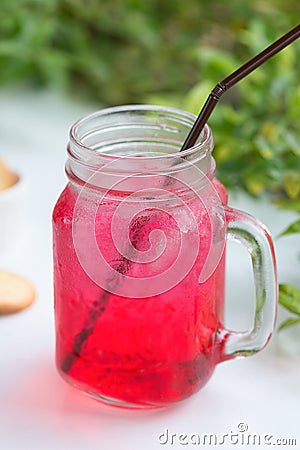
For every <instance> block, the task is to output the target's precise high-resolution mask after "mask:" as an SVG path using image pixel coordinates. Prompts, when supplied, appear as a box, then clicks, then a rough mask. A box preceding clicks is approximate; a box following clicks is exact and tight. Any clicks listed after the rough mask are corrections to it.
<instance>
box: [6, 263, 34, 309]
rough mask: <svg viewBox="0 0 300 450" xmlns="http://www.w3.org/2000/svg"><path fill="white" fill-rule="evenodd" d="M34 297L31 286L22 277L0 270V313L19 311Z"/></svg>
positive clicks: (29, 303)
mask: <svg viewBox="0 0 300 450" xmlns="http://www.w3.org/2000/svg"><path fill="white" fill-rule="evenodd" d="M34 299H35V290H34V288H33V286H32V285H31V284H30V283H29V282H28V281H27V280H25V279H24V278H23V277H21V276H19V275H17V274H14V273H12V272H8V271H6V270H0V314H10V313H15V312H18V311H21V310H22V309H25V308H27V307H28V306H30V305H31V304H32V302H33V301H34Z"/></svg>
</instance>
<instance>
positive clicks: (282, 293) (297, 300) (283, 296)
mask: <svg viewBox="0 0 300 450" xmlns="http://www.w3.org/2000/svg"><path fill="white" fill-rule="evenodd" d="M279 303H280V305H282V306H283V307H284V308H286V309H288V310H289V311H290V312H292V313H294V314H297V315H300V290H299V289H297V288H295V287H294V286H290V285H289V284H280V285H279Z"/></svg>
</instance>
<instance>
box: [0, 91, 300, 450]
mask: <svg viewBox="0 0 300 450" xmlns="http://www.w3.org/2000/svg"><path fill="white" fill-rule="evenodd" d="M0 104H1V120H0V137H1V140H0V155H2V157H4V158H5V159H6V161H7V162H8V163H10V165H11V166H12V167H14V168H15V169H16V170H18V171H19V172H22V173H24V174H25V175H26V177H27V182H28V187H27V194H26V201H27V203H26V205H27V208H26V214H25V215H24V221H23V223H20V229H22V230H23V234H24V235H25V240H24V241H23V243H22V244H17V245H15V247H13V246H11V249H10V251H9V252H6V253H3V254H1V255H0V268H3V269H11V270H13V271H16V272H18V273H20V274H22V275H24V276H25V277H27V278H28V279H29V280H31V281H32V283H33V284H34V286H35V288H36V290H37V293H38V295H37V299H36V302H35V304H34V305H33V306H32V307H31V308H29V309H28V310H26V311H23V312H22V313H19V314H15V315H12V316H2V317H1V316H0V449H1V450H2V449H3V450H48V449H49V450H68V449H72V450H77V449H78V450H79V449H85V450H92V449H93V450H100V449H101V450H102V449H122V450H127V449H128V450H135V449H136V450H140V449H143V450H146V449H151V450H152V449H159V448H200V447H199V446H196V445H191V444H190V445H183V444H181V443H180V442H179V441H178V437H176V439H175V438H174V439H173V444H172V440H171V438H169V440H168V443H166V444H165V445H162V444H160V443H159V441H158V436H159V434H161V433H163V432H165V430H167V429H168V430H169V433H170V434H174V433H176V434H177V435H179V434H180V433H185V434H190V433H197V434H199V435H202V434H204V433H214V434H216V435H217V436H218V437H219V438H220V439H221V435H222V433H230V432H231V431H232V432H233V433H234V434H238V436H239V439H241V435H242V434H243V433H241V432H239V431H238V424H240V423H244V424H247V426H248V431H247V432H246V433H244V434H245V435H248V434H251V433H259V434H260V435H261V439H263V436H264V435H266V434H268V435H272V436H273V438H270V439H271V440H269V441H268V443H272V444H273V443H274V442H275V438H294V439H297V441H298V442H297V444H298V445H300V428H299V412H300V333H299V328H295V329H294V330H291V331H290V332H286V333H285V332H283V333H282V334H281V335H279V336H278V334H277V333H275V335H274V337H273V339H272V341H271V343H270V345H269V347H268V348H267V349H265V350H264V351H263V352H261V353H260V354H258V355H256V356H253V357H250V358H247V359H242V360H235V361H230V362H227V363H223V364H220V365H219V366H218V367H217V368H216V371H215V373H214V375H213V377H212V378H211V379H210V381H209V382H208V384H207V385H206V386H205V387H204V388H203V389H202V390H201V391H200V392H199V393H198V394H196V395H194V396H193V397H192V398H190V399H188V400H187V401H185V402H182V403H181V404H178V405H177V406H173V407H172V408H169V409H164V410H158V411H148V412H147V411H125V410H118V409H114V408H111V407H108V406H104V405H101V404H99V403H97V402H96V401H94V400H91V399H89V398H88V397H86V396H84V395H83V394H81V393H80V392H77V391H76V390H74V389H73V388H71V387H69V386H68V385H67V384H65V383H64V382H63V381H62V380H61V379H60V378H59V376H58V375H57V374H56V371H55V367H54V319H53V290H52V259H51V211H52V208H53V206H54V204H55V201H56V199H57V197H58V195H59V193H60V191H61V190H62V188H63V186H64V184H65V182H66V178H65V174H64V163H65V159H66V151H65V146H66V142H67V139H68V130H69V128H70V126H71V125H72V124H73V122H74V121H75V120H77V119H78V118H79V117H81V116H83V115H85V114H86V113H87V112H92V111H93V109H95V106H91V105H83V104H79V103H75V102H71V101H70V100H65V99H62V98H61V97H58V96H57V95H56V94H52V93H43V92H42V93H24V92H18V91H13V92H9V91H5V92H0ZM229 203H230V205H231V206H235V207H239V208H240V209H243V210H245V211H247V212H249V213H251V214H253V215H254V216H256V217H257V218H259V219H260V220H261V221H263V222H264V223H265V224H266V225H267V227H268V228H269V229H270V231H271V232H272V234H273V235H274V236H275V237H276V235H277V234H278V233H279V232H280V231H281V230H282V229H283V228H284V227H285V226H286V225H288V224H289V223H290V222H291V221H292V220H293V219H294V218H295V217H296V216H295V214H293V213H288V212H282V211H280V212H279V211H278V210H277V209H276V208H275V207H274V206H273V205H271V203H270V202H269V200H266V199H262V200H259V201H257V200H256V201H254V200H253V199H250V198H248V197H246V196H245V195H239V196H237V197H233V196H231V199H230V202H229ZM0 220H1V217H0ZM0 238H1V237H0ZM275 244H276V251H277V256H278V270H279V280H280V281H281V282H289V283H293V284H295V285H297V284H298V286H299V270H300V261H299V249H300V245H299V238H298V240H297V238H296V237H295V236H294V237H286V238H282V239H277V238H276V239H275ZM252 284H253V282H252V275H251V269H250V258H249V256H248V255H247V253H246V251H245V250H244V249H242V248H240V247H239V246H238V245H237V244H230V246H229V252H228V261H227V307H226V311H227V313H226V317H227V319H226V324H227V326H228V327H231V328H233V329H244V328H247V326H250V324H251V316H252V314H253V295H254V294H253V292H254V291H253V285H252ZM285 317H286V314H285V312H283V311H282V310H281V309H280V311H279V319H278V322H280V321H281V320H282V319H283V318H285ZM239 442H240V444H237V445H231V444H230V443H229V442H228V443H227V445H226V446H225V445H223V447H224V448H231V447H232V448H247V447H246V446H242V444H241V442H242V441H239ZM207 447H209V446H207ZM219 447H220V446H219ZM249 447H252V446H248V448H249ZM270 447H273V448H274V445H272V446H270V445H264V444H263V443H262V444H261V445H260V446H259V447H257V448H270ZM275 448H276V446H275ZM285 448H292V447H285ZM294 448H296V447H294Z"/></svg>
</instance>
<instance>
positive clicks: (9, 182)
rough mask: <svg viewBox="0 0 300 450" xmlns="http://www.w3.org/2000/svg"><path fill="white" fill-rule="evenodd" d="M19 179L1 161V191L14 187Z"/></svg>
mask: <svg viewBox="0 0 300 450" xmlns="http://www.w3.org/2000/svg"><path fill="white" fill-rule="evenodd" d="M18 179H19V177H18V176H17V175H16V174H15V173H14V172H12V171H11V170H9V169H8V168H7V167H6V165H5V164H4V162H3V161H2V160H1V159H0V191H4V190H5V189H8V188H10V187H12V186H13V185H14V184H16V183H17V182H18Z"/></svg>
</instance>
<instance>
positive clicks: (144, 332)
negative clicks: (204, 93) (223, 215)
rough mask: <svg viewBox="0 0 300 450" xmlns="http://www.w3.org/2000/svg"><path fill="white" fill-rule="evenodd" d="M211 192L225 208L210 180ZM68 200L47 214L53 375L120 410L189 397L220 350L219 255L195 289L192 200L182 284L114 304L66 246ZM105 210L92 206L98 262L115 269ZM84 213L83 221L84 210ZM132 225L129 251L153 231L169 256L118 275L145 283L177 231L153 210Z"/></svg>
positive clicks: (68, 195) (204, 225) (205, 234)
mask: <svg viewBox="0 0 300 450" xmlns="http://www.w3.org/2000/svg"><path fill="white" fill-rule="evenodd" d="M217 189H218V191H219V195H220V197H221V199H222V201H223V202H226V192H225V190H224V188H223V186H222V185H220V184H219V183H218V182H217ZM76 198H77V195H76V192H75V191H74V190H73V189H72V187H71V186H70V185H68V186H67V188H66V189H65V191H64V192H63V193H62V195H61V197H60V199H59V201H58V203H57V205H56V207H55V210H54V214H53V226H54V228H53V230H54V277H55V314H56V335H57V348H56V355H57V366H58V369H59V371H60V373H61V374H62V376H63V377H64V378H66V379H67V380H68V381H70V382H71V383H73V384H74V385H76V386H78V387H80V388H81V389H83V390H84V391H86V392H88V393H90V394H93V395H95V396H98V397H100V398H105V399H111V401H112V402H113V401H114V400H115V401H117V402H120V403H122V402H123V403H124V404H125V405H126V404H128V405H137V406H141V407H143V406H144V407H147V406H148V407H151V406H154V407H155V406H163V405H167V404H170V403H172V402H177V401H179V400H182V399H184V398H186V397H189V396H190V395H191V394H193V393H194V392H196V391H197V390H199V389H200V388H201V387H202V386H203V385H204V384H205V383H206V381H207V380H208V378H209V377H210V376H211V374H212V372H213V370H214V367H215V365H216V363H217V362H219V360H220V358H221V355H220V354H221V352H222V343H221V342H219V341H218V332H219V330H220V329H221V325H220V323H221V322H222V320H223V301H224V262H225V257H224V255H223V256H222V258H221V260H220V262H219V264H218V266H217V268H216V270H215V271H214V272H213V274H212V275H211V276H210V277H209V279H208V280H207V281H206V282H205V283H202V284H199V282H198V278H199V273H200V269H201V267H202V266H203V263H204V260H205V259H206V256H207V252H208V250H209V246H210V241H211V228H210V225H209V220H208V217H207V214H206V213H205V211H203V210H202V211H201V208H200V206H201V205H199V203H197V202H196V203H195V204H194V206H192V209H193V212H194V214H195V216H196V217H197V220H198V226H199V230H200V234H201V240H200V244H201V245H200V251H199V255H198V256H197V259H196V262H195V265H194V267H193V269H192V270H191V271H190V272H189V273H188V274H187V275H186V276H185V278H184V279H183V280H182V281H181V282H180V283H179V284H177V285H176V286H174V287H172V288H171V289H169V290H168V291H167V292H163V293H161V294H158V295H155V296H153V297H147V298H124V297H121V296H119V295H116V294H112V293H109V292H107V291H106V290H105V289H103V288H101V287H99V286H98V285H97V284H96V283H95V282H94V281H92V280H91V279H90V277H89V276H88V275H87V274H86V273H85V271H84V270H83V269H82V267H81V265H80V263H79V261H78V258H77V256H76V253H75V250H74V244H73V239H72V219H73V210H74V205H75V201H76ZM115 207H116V202H113V201H112V202H109V201H106V202H105V205H103V206H101V205H100V207H99V210H98V213H97V217H96V222H95V223H96V225H95V227H96V236H97V241H98V244H99V246H100V247H101V250H102V252H103V254H105V258H106V260H107V261H109V262H110V264H111V265H112V266H113V267H118V270H119V271H122V269H120V267H121V268H122V267H125V266H124V260H122V258H120V255H119V254H118V252H117V250H116V249H115V247H114V245H113V244H112V240H111V236H110V232H109V230H110V221H111V216H112V213H113V212H114V209H115ZM85 214H86V217H87V220H89V212H88V210H87V211H85ZM179 215H180V211H179ZM120 220H121V219H120ZM121 225H122V224H121ZM135 225H136V226H138V227H139V228H138V230H141V229H142V231H143V232H141V231H138V232H137V234H134V229H133V228H131V229H130V232H129V236H130V238H131V239H132V240H133V244H134V245H135V247H136V248H137V249H138V250H140V251H143V250H145V249H147V248H148V246H149V240H148V236H149V234H150V233H151V231H152V230H154V229H159V228H160V229H162V230H163V231H164V233H165V235H166V236H167V238H168V244H169V246H171V248H173V249H174V252H172V251H171V252H169V253H168V255H167V256H166V257H165V258H163V260H162V262H161V261H160V262H157V264H138V263H132V264H128V265H127V266H126V267H125V268H124V273H125V272H126V275H130V276H132V277H139V276H140V277H144V276H148V277H149V283H151V276H153V275H154V274H155V273H157V272H158V271H159V270H161V269H165V268H167V267H168V265H170V263H172V261H173V260H174V257H175V256H176V251H178V248H177V247H176V245H177V244H176V242H177V240H178V229H176V224H175V222H174V219H172V218H168V215H166V216H163V217H162V213H161V212H159V211H155V210H152V209H151V208H150V209H149V210H147V211H144V212H143V213H142V216H140V219H139V221H137V222H136V224H135ZM141 226H142V228H141ZM192 232H193V231H192V230H189V228H188V227H187V230H186V233H185V236H184V238H185V239H187V240H188V239H189V234H192ZM134 241H135V242H134ZM192 242H193V241H192V240H191V245H192ZM87 251H88V249H87ZM186 251H187V252H188V247H187V250H186ZM122 264H123V266H122ZM159 264H160V265H159ZM125 282H126V281H125Z"/></svg>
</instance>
